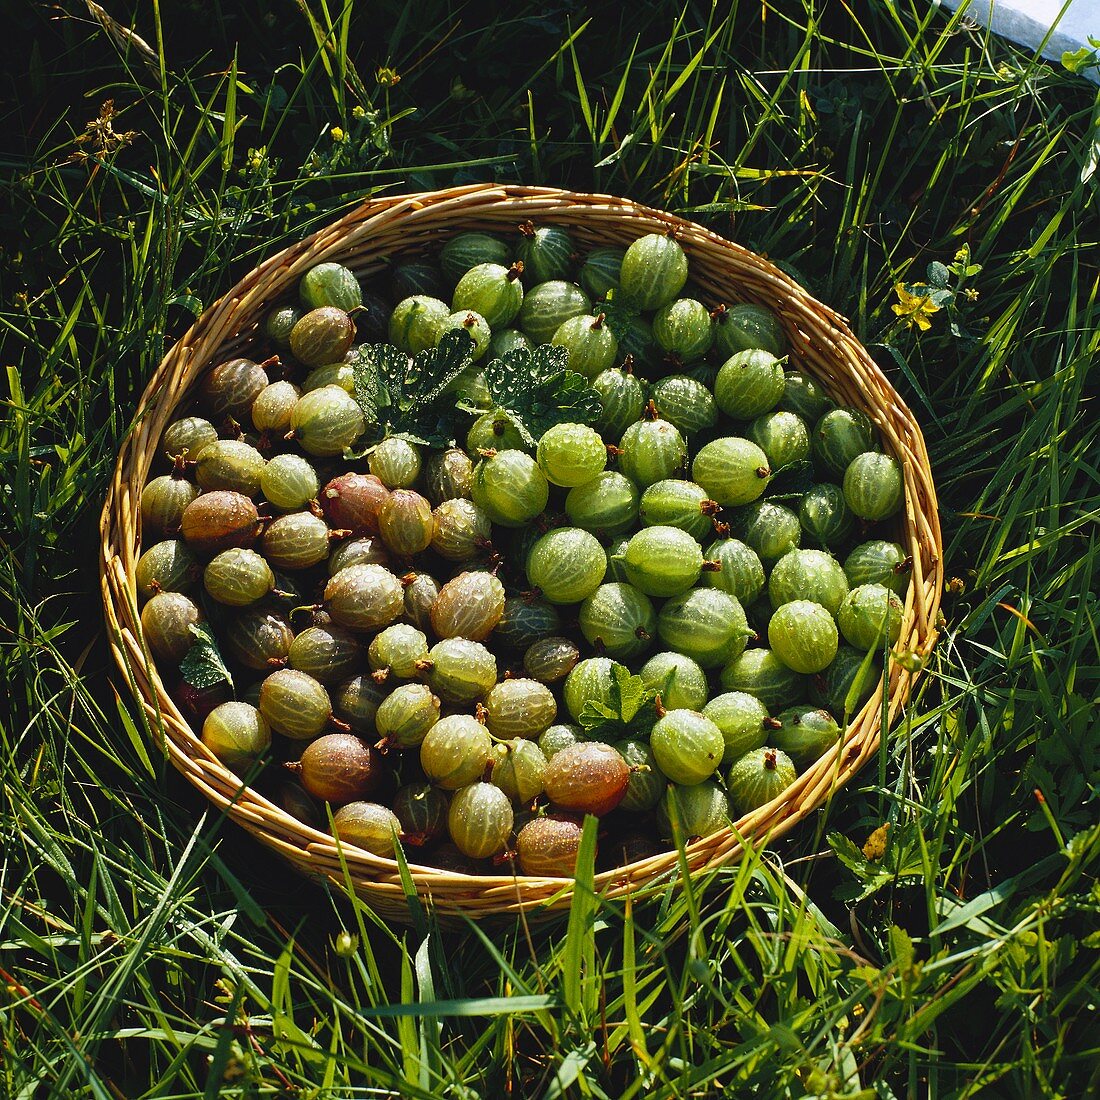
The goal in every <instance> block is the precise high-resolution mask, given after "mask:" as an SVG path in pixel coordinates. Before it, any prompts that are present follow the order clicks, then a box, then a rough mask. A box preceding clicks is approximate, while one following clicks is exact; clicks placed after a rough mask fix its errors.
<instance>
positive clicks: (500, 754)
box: [490, 737, 546, 805]
mask: <svg viewBox="0 0 1100 1100" xmlns="http://www.w3.org/2000/svg"><path fill="white" fill-rule="evenodd" d="M545 773H546V757H545V756H544V755H543V752H542V749H540V748H539V747H538V745H537V744H535V742H534V741H528V740H525V739H524V738H522V737H519V738H516V739H515V740H512V741H508V742H506V743H504V744H498V745H497V746H496V757H495V758H494V760H493V767H492V772H491V773H490V778H491V780H492V782H493V783H495V784H496V786H498V787H499V788H500V789H501V790H502V791H503V792H504V793H505V794H506V795H507V796H508V798H509V799H510V800H511V801H512V802H515V803H517V804H518V805H522V804H524V803H527V802H530V801H531V800H532V799H533V798H537V797H538V796H539V795H540V794H542V781H543V776H544V775H545Z"/></svg>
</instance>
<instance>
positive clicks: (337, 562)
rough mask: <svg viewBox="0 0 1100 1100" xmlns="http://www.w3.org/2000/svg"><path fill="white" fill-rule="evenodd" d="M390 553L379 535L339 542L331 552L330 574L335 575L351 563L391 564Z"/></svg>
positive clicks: (329, 560)
mask: <svg viewBox="0 0 1100 1100" xmlns="http://www.w3.org/2000/svg"><path fill="white" fill-rule="evenodd" d="M389 562H390V553H389V550H387V549H386V546H385V544H384V543H383V542H382V539H381V537H380V536H379V535H364V536H363V537H362V538H358V539H348V541H347V542H341V543H339V544H338V545H337V546H336V548H335V549H334V550H333V551H332V553H331V554H329V558H328V575H329V576H330V577H331V576H334V575H335V574H337V573H339V572H340V570H341V569H346V568H347V567H348V566H349V565H389Z"/></svg>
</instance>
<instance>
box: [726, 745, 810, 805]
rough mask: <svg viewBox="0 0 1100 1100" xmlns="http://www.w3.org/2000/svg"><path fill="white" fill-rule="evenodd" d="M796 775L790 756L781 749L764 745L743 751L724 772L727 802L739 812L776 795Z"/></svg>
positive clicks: (780, 792) (764, 802) (765, 801)
mask: <svg viewBox="0 0 1100 1100" xmlns="http://www.w3.org/2000/svg"><path fill="white" fill-rule="evenodd" d="M797 777H798V773H797V772H796V771H795V768H794V764H793V763H792V762H791V758H790V757H789V756H788V755H787V754H786V753H785V752H783V751H782V750H781V749H776V748H772V747H770V746H764V747H763V748H759V749H753V750H752V751H751V752H747V753H745V755H744V756H742V757H741V759H740V760H737V761H735V762H734V764H733V766H732V767H731V768H730V770H729V772H728V774H727V775H726V788H727V790H728V791H729V797H730V806H731V807H732V809H733V811H734V813H736V814H738V815H739V816H743V815H744V814H748V813H752V811H753V810H758V809H759V808H760V807H761V806H766V805H767V804H768V803H769V802H771V801H772V800H773V799H776V798H778V797H779V796H780V795H781V794H782V793H783V792H784V791H785V790H786V789H787V788H788V787H789V786H790V785H791V784H792V783H793V782H794V781H795V779H796V778H797Z"/></svg>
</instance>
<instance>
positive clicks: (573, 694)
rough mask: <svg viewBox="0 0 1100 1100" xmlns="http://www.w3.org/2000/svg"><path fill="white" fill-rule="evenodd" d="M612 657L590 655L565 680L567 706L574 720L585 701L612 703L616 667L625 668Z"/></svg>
mask: <svg viewBox="0 0 1100 1100" xmlns="http://www.w3.org/2000/svg"><path fill="white" fill-rule="evenodd" d="M623 667H624V666H623V665H621V664H619V662H618V661H613V660H612V659H611V658H610V657H589V658H587V659H586V660H583V661H581V662H580V663H579V664H578V665H576V667H575V668H574V669H573V671H572V672H570V673H569V675H568V676H567V677H566V680H565V691H564V699H565V707H566V709H567V710H568V711H569V713H570V714H571V715H572V716H573V719H574V721H576V720H578V719H579V718H580V716H581V711H583V710H584V705H585V703H587V702H589V701H592V702H595V703H601V704H603V705H604V706H610V705H611V693H612V690H613V687H614V683H615V680H614V676H615V669H616V668H623Z"/></svg>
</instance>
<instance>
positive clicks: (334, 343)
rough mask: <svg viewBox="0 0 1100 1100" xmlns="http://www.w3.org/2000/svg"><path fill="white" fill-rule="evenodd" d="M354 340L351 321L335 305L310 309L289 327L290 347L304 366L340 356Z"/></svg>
mask: <svg viewBox="0 0 1100 1100" xmlns="http://www.w3.org/2000/svg"><path fill="white" fill-rule="evenodd" d="M354 341H355V324H354V322H353V321H352V319H351V318H350V317H349V316H348V315H347V313H345V312H344V310H342V309H340V308H339V307H338V306H318V307H317V308H316V309H311V310H310V311H309V312H308V313H306V314H303V315H302V317H300V318H299V319H298V320H297V321H296V322H295V324H294V327H293V328H292V329H291V330H290V350H291V352H292V353H293V355H294V358H295V359H297V360H298V362H299V363H304V364H305V365H306V366H307V367H322V366H324V365H325V364H326V363H335V362H337V361H338V360H340V359H343V357H344V356H345V355H346V354H347V352H348V349H349V348H350V347H351V345H352V343H353V342H354Z"/></svg>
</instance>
